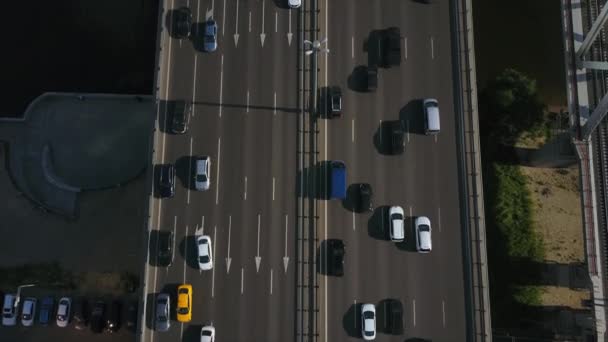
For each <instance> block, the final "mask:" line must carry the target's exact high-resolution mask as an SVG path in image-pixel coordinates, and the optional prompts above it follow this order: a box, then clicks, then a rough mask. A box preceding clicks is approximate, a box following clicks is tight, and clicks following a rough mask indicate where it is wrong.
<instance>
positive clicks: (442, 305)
mask: <svg viewBox="0 0 608 342" xmlns="http://www.w3.org/2000/svg"><path fill="white" fill-rule="evenodd" d="M441 314H442V315H443V327H444V328H445V301H444V300H442V301H441Z"/></svg>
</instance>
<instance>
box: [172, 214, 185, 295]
mask: <svg viewBox="0 0 608 342" xmlns="http://www.w3.org/2000/svg"><path fill="white" fill-rule="evenodd" d="M184 237H185V241H186V243H184V255H188V226H186V235H184ZM174 238H175V237H174ZM186 266H187V265H186V258H184V281H183V282H182V284H185V283H186Z"/></svg>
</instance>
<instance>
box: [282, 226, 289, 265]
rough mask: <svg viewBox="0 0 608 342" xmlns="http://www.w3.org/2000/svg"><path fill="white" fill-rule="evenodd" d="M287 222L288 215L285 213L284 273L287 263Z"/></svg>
mask: <svg viewBox="0 0 608 342" xmlns="http://www.w3.org/2000/svg"><path fill="white" fill-rule="evenodd" d="M288 222H289V216H288V215H287V214H285V256H284V257H283V268H284V269H285V273H287V265H288V264H289V257H288V256H287V229H288V228H287V226H288Z"/></svg>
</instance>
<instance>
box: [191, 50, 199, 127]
mask: <svg viewBox="0 0 608 342" xmlns="http://www.w3.org/2000/svg"><path fill="white" fill-rule="evenodd" d="M197 57H198V55H196V54H195V55H194V73H192V75H194V76H193V77H192V78H193V80H192V117H194V115H195V114H196V110H195V106H196V64H197V60H198V58H197Z"/></svg>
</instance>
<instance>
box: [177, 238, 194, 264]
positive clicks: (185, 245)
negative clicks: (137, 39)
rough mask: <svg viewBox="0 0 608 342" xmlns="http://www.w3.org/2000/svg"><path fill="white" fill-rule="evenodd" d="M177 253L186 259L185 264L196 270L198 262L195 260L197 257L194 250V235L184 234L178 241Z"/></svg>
mask: <svg viewBox="0 0 608 342" xmlns="http://www.w3.org/2000/svg"><path fill="white" fill-rule="evenodd" d="M193 234H194V233H193ZM179 253H180V254H181V256H182V257H183V258H184V260H185V261H186V265H188V266H189V267H191V268H194V269H197V270H198V262H197V261H196V258H197V257H198V255H197V251H196V236H194V235H188V236H185V237H184V238H183V239H182V240H181V241H180V243H179Z"/></svg>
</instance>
